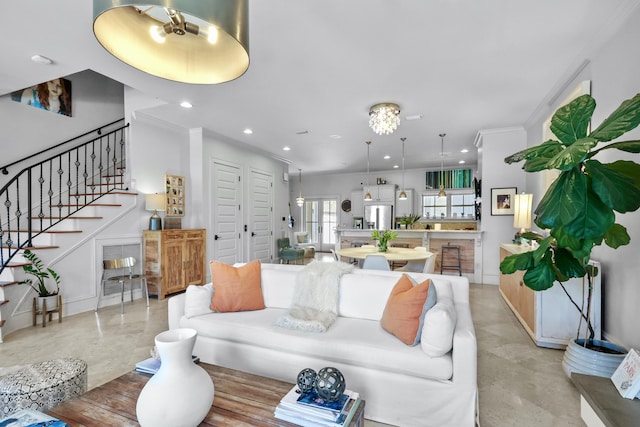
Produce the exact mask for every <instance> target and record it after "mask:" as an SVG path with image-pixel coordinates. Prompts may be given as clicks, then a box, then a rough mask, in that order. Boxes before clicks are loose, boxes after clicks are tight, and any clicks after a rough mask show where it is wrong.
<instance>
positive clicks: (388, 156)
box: [383, 154, 391, 160]
mask: <svg viewBox="0 0 640 427" xmlns="http://www.w3.org/2000/svg"><path fill="white" fill-rule="evenodd" d="M390 158H391V156H390V155H388V154H386V155H385V156H384V157H383V159H385V160H389V159H390Z"/></svg>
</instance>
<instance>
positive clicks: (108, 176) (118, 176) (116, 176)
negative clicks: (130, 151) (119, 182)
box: [102, 174, 122, 178]
mask: <svg viewBox="0 0 640 427" xmlns="http://www.w3.org/2000/svg"><path fill="white" fill-rule="evenodd" d="M102 178H122V174H118V175H102Z"/></svg>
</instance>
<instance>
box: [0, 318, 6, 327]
mask: <svg viewBox="0 0 640 427" xmlns="http://www.w3.org/2000/svg"><path fill="white" fill-rule="evenodd" d="M5 322H6V320H0V328H2V327H3V326H4V323H5Z"/></svg>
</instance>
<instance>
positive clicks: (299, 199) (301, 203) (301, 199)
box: [296, 196, 304, 208]
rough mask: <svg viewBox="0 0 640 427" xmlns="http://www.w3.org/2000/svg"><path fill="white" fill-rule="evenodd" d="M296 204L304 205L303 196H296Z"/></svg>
mask: <svg viewBox="0 0 640 427" xmlns="http://www.w3.org/2000/svg"><path fill="white" fill-rule="evenodd" d="M296 204H297V205H298V207H299V208H301V207H303V206H304V197H302V196H299V197H296Z"/></svg>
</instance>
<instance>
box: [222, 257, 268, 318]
mask: <svg viewBox="0 0 640 427" xmlns="http://www.w3.org/2000/svg"><path fill="white" fill-rule="evenodd" d="M209 266H210V268H211V281H212V282H213V297H212V298H211V310H213V311H218V312H230V311H250V310H262V309H264V308H265V306H264V298H263V296H262V288H261V287H260V270H261V269H260V260H255V261H251V262H249V263H247V264H245V265H243V266H240V267H234V266H232V265H228V264H224V263H222V262H218V261H211V263H210V264H209Z"/></svg>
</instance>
